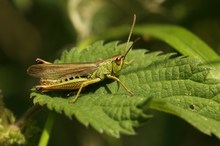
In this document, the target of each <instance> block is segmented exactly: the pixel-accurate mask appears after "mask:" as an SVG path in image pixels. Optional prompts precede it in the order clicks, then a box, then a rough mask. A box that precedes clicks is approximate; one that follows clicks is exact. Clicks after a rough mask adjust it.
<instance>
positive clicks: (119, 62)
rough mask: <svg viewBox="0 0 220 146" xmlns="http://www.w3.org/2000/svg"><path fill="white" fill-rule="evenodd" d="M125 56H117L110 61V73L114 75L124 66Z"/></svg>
mask: <svg viewBox="0 0 220 146" xmlns="http://www.w3.org/2000/svg"><path fill="white" fill-rule="evenodd" d="M124 60H125V56H124V55H117V56H115V59H114V60H113V61H112V72H113V73H114V74H116V73H118V72H119V71H120V70H121V69H122V67H123V64H124Z"/></svg>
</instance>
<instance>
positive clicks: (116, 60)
mask: <svg viewBox="0 0 220 146" xmlns="http://www.w3.org/2000/svg"><path fill="white" fill-rule="evenodd" d="M123 58H124V56H120V57H117V58H116V59H115V63H116V64H117V65H121V63H122V59H123Z"/></svg>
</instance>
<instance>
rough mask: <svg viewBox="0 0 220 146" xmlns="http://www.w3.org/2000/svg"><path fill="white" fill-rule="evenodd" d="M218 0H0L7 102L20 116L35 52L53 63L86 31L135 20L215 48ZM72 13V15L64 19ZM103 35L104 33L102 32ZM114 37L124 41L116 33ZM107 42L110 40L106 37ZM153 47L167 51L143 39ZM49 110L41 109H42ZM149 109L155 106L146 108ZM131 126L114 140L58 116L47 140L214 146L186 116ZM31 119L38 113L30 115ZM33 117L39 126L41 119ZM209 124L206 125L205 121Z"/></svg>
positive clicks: (1, 75) (219, 33)
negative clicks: (131, 132) (178, 30)
mask: <svg viewBox="0 0 220 146" xmlns="http://www.w3.org/2000/svg"><path fill="white" fill-rule="evenodd" d="M219 6H220V1H219V0H193V1H192V0H137V1H133V0H120V1H119V0H111V1H107V0H106V1H104V0H92V1H91V0H81V1H78V3H77V1H76V0H69V1H68V0H11V1H9V0H1V1H0V89H1V91H2V94H3V96H4V101H5V104H6V107H8V108H9V109H10V110H12V111H13V112H14V114H15V116H16V117H17V118H19V117H20V116H21V115H22V114H23V113H24V112H25V111H26V110H27V109H28V108H29V107H31V106H32V100H31V99H30V98H29V94H30V89H31V88H32V86H34V85H35V84H37V82H38V81H37V79H33V78H32V77H29V76H28V75H27V74H26V69H27V67H28V66H29V65H31V64H33V63H34V62H35V59H36V58H37V57H39V58H43V59H45V60H48V61H53V60H54V59H56V58H57V57H59V55H60V53H61V52H62V50H64V49H65V48H69V47H72V46H75V45H77V44H78V43H79V42H82V41H83V40H85V39H88V38H89V37H90V36H91V35H97V36H101V35H103V34H105V32H106V31H107V30H108V29H109V28H113V27H117V26H121V25H130V24H131V22H132V18H133V14H134V13H135V14H137V24H136V25H138V24H149V23H157V24H175V25H179V26H182V27H184V28H187V29H188V30H190V31H191V32H193V33H194V34H196V35H197V36H199V37H200V38H201V39H202V40H204V41H205V42H206V43H207V44H208V45H209V46H210V47H211V48H213V49H214V50H215V51H216V52H218V53H219V52H220V8H219ZM77 15H78V16H81V18H82V19H81V23H80V21H78V20H77ZM70 18H73V19H70ZM105 38H108V36H105ZM115 40H122V41H124V40H126V36H125V37H124V38H115ZM106 41H108V40H106ZM143 45H144V46H142V47H145V48H147V49H149V50H151V51H155V50H162V51H166V49H167V50H170V49H171V50H172V48H171V47H169V46H168V45H166V44H164V43H162V42H160V41H155V40H154V41H150V42H145V43H143ZM43 112H47V109H44V110H43V111H42V113H43ZM152 112H153V111H152ZM153 113H154V114H155V117H154V118H153V119H152V120H150V121H149V122H148V123H147V124H146V125H143V126H142V127H140V128H137V129H136V131H137V133H138V134H137V135H136V136H126V135H122V137H121V138H120V139H115V138H112V137H108V136H106V135H101V134H99V133H97V132H96V131H94V130H93V129H92V128H85V127H84V126H83V125H81V124H80V123H79V122H78V121H77V120H76V119H73V120H69V119H68V118H67V117H65V116H63V115H57V118H56V123H55V125H54V129H53V132H52V137H51V139H50V142H49V145H51V146H52V145H53V146H60V145H65V146H69V145H73V144H74V145H80V146H81V145H82V146H83V145H84V146H90V145H96V146H103V145H109V146H113V145H114V146H122V145H124V146H133V145H138V146H146V145H151V146H166V145H167V146H176V145H180V146H186V145H187V146H196V145H199V146H208V145H209V146H217V145H218V146H219V145H220V141H219V140H218V139H217V138H216V137H214V136H212V137H210V136H206V135H204V134H202V133H200V132H199V131H198V130H196V129H194V128H193V127H192V126H191V125H189V124H188V123H186V122H185V121H183V120H181V119H179V118H177V117H174V116H171V115H167V114H163V113H159V112H153ZM36 119H37V117H36ZM41 119H42V121H38V122H37V123H40V124H39V125H40V126H42V125H43V124H42V123H44V121H45V119H46V115H45V119H44V118H41ZM207 124H209V123H207Z"/></svg>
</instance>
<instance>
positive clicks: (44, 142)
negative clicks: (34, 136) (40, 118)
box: [38, 112, 55, 146]
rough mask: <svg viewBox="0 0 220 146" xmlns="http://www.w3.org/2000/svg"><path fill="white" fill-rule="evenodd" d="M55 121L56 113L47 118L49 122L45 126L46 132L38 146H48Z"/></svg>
mask: <svg viewBox="0 0 220 146" xmlns="http://www.w3.org/2000/svg"><path fill="white" fill-rule="evenodd" d="M54 121H55V113H54V112H50V113H49V115H48V117H47V121H46V123H45V125H44V130H43V132H42V135H41V138H40V141H39V144H38V146H47V144H48V141H49V139H50V134H51V130H52V127H53V124H54Z"/></svg>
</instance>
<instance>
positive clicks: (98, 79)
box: [69, 78, 101, 103]
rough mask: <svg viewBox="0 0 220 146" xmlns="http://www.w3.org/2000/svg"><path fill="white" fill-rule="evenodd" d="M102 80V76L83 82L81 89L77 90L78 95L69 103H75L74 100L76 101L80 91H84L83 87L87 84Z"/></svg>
mask: <svg viewBox="0 0 220 146" xmlns="http://www.w3.org/2000/svg"><path fill="white" fill-rule="evenodd" d="M100 81H101V79H100V78H95V79H90V80H88V81H85V82H83V83H82V84H81V85H80V87H79V90H78V92H77V94H76V97H75V98H74V99H71V100H69V103H74V102H76V100H77V99H78V98H79V95H80V92H81V91H82V89H83V88H84V87H86V86H88V85H90V84H94V83H97V82H100Z"/></svg>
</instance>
